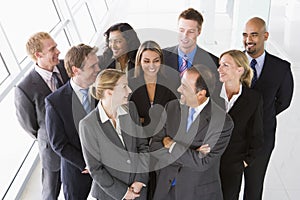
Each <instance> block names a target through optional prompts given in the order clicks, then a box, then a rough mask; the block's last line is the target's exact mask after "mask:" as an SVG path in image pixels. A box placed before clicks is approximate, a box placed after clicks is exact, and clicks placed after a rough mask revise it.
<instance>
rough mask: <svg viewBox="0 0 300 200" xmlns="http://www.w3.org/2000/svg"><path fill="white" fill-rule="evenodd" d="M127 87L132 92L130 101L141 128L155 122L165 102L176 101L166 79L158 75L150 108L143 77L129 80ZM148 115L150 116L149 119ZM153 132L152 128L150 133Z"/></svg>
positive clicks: (153, 128)
mask: <svg viewBox="0 0 300 200" xmlns="http://www.w3.org/2000/svg"><path fill="white" fill-rule="evenodd" d="M129 87H130V88H131V90H132V94H131V96H130V101H133V102H134V103H135V105H136V107H137V110H138V113H139V116H140V118H141V122H142V125H143V126H147V125H149V124H150V122H151V121H152V124H153V123H154V121H156V122H157V120H159V118H160V114H161V113H162V111H163V109H164V107H165V105H166V104H167V102H169V101H170V100H173V99H176V94H174V93H173V91H171V90H170V89H169V86H168V82H167V80H166V78H165V77H164V76H163V75H160V74H158V76H157V83H156V88H155V96H154V101H153V106H152V107H151V103H150V100H149V96H148V92H147V87H146V84H145V80H144V77H143V75H141V76H139V77H136V78H132V79H129ZM150 113H151V115H152V117H151V118H150ZM151 119H152V120H151ZM155 124H157V123H155ZM155 124H153V125H155ZM151 127H152V126H151ZM149 128H150V126H149ZM154 130H155V127H152V131H154Z"/></svg>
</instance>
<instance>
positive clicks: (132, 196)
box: [124, 187, 140, 200]
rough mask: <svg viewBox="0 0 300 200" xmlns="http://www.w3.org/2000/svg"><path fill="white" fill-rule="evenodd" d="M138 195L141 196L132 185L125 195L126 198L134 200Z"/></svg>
mask: <svg viewBox="0 0 300 200" xmlns="http://www.w3.org/2000/svg"><path fill="white" fill-rule="evenodd" d="M137 197H140V194H137V193H135V192H134V191H133V189H132V188H131V187H129V188H128V190H127V192H126V195H125V196H124V199H128V200H132V199H135V198H137Z"/></svg>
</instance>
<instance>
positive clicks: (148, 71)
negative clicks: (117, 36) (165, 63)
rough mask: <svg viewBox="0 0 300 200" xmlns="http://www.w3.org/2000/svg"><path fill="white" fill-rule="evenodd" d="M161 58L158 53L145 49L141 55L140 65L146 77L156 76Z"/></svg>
mask: <svg viewBox="0 0 300 200" xmlns="http://www.w3.org/2000/svg"><path fill="white" fill-rule="evenodd" d="M160 65H161V59H160V56H159V54H158V53H156V52H155V51H151V50H146V51H144V52H143V53H142V56H141V66H142V69H143V71H144V76H146V77H156V76H157V73H158V71H159V69H160Z"/></svg>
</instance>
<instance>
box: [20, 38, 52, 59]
mask: <svg viewBox="0 0 300 200" xmlns="http://www.w3.org/2000/svg"><path fill="white" fill-rule="evenodd" d="M46 39H52V37H51V36H50V34H49V33H47V32H37V33H35V34H33V35H32V36H31V37H30V38H29V39H28V41H27V43H26V51H27V54H28V56H30V57H31V59H32V60H34V61H35V62H36V61H37V57H36V56H35V53H36V52H42V50H43V48H44V46H43V42H42V41H43V40H46Z"/></svg>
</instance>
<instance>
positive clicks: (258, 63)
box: [246, 51, 266, 68]
mask: <svg viewBox="0 0 300 200" xmlns="http://www.w3.org/2000/svg"><path fill="white" fill-rule="evenodd" d="M246 56H247V58H248V60H249V63H250V62H251V60H252V59H253V58H252V57H251V56H250V55H249V54H248V53H247V52H246ZM265 57H266V52H265V51H264V53H263V54H261V55H260V56H259V57H257V58H255V60H256V62H257V65H258V66H259V67H260V68H261V67H262V66H263V64H264V61H265Z"/></svg>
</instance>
